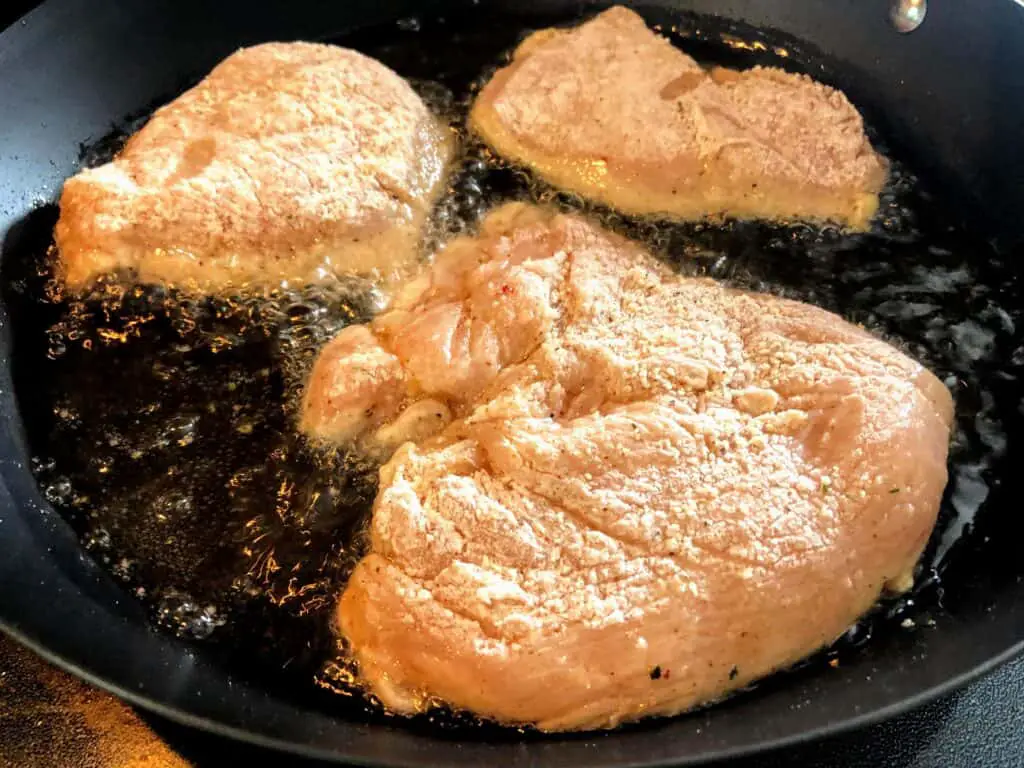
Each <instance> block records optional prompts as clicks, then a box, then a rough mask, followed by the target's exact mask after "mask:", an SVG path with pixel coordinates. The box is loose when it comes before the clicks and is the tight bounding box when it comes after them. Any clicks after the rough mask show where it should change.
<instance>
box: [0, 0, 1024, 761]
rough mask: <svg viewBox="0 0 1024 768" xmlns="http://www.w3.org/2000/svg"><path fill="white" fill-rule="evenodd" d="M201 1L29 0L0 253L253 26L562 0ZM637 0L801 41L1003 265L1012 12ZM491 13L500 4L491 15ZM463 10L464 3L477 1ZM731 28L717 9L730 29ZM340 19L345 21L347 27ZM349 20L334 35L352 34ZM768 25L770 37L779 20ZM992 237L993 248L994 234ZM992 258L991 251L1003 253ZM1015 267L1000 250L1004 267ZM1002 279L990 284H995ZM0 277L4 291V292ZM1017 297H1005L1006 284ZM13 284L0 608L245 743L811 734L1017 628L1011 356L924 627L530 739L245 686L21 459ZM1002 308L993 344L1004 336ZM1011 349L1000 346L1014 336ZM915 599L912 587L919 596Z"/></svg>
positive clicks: (118, 687)
mask: <svg viewBox="0 0 1024 768" xmlns="http://www.w3.org/2000/svg"><path fill="white" fill-rule="evenodd" d="M482 5H483V8H480V7H479V5H478V4H477V3H476V2H475V1H474V2H472V3H470V2H465V3H459V2H411V1H407V0H373V2H363V1H362V0H348V1H347V2H337V1H335V2H318V1H317V0H288V1H287V2H283V1H282V2H253V1H252V0H248V1H247V2H233V1H232V2H218V3H200V2H198V1H194V0H175V1H174V2H171V1H170V0H168V1H166V2H165V1H164V0H151V1H148V2H128V1H127V0H124V1H121V2H113V1H110V2H105V3H102V4H96V3H92V2H89V1H88V0H49V2H47V3H45V4H44V5H43V6H42V7H41V8H39V9H38V10H36V11H34V12H33V13H32V14H30V16H29V17H28V18H27V19H26V20H25V21H24V22H22V23H20V24H16V25H15V26H14V27H12V28H11V29H9V30H8V31H6V32H5V33H3V35H2V36H0V233H3V236H2V243H3V261H2V264H0V267H2V268H3V269H4V270H5V271H9V269H10V268H12V265H16V263H17V262H18V261H19V260H22V259H25V258H28V255H30V254H38V253H39V252H40V251H41V250H42V249H45V248H46V246H47V244H48V242H49V237H50V229H51V228H52V225H53V222H54V220H55V213H54V210H53V207H52V206H48V205H47V203H48V202H49V201H52V200H53V199H54V198H55V196H56V195H57V193H58V191H59V189H60V184H61V181H62V180H63V179H64V178H65V177H67V176H68V175H70V174H72V173H73V172H74V171H75V169H76V165H77V163H78V162H79V160H80V151H81V146H82V145H83V144H89V143H91V142H94V141H95V140H96V138H97V137H99V136H102V135H103V134H105V133H106V132H108V131H109V130H110V129H111V127H112V126H116V125H119V124H121V123H122V121H123V120H124V119H125V118H126V117H127V116H131V115H138V114H141V113H144V112H145V111H146V110H147V109H149V108H151V107H152V106H153V105H154V104H155V103H158V102H159V101H161V100H166V99H168V98H170V97H172V96H173V95H174V94H175V93H176V92H178V91H179V90H180V89H181V88H182V87H184V86H185V85H187V84H188V83H189V82H190V81H193V80H195V79H196V78H197V77H199V76H201V75H202V74H204V73H205V72H206V71H207V70H208V69H209V67H210V66H212V65H213V64H214V63H215V62H216V61H217V60H219V59H220V58H222V57H223V56H225V55H226V54H228V53H229V52H231V51H232V50H234V49H235V48H237V47H239V46H241V45H245V44H250V43H254V42H258V41H262V40H268V39H332V38H337V37H339V36H341V35H342V34H343V33H346V32H350V31H352V30H353V29H356V28H360V27H365V26H369V25H374V24H380V23H383V22H386V21H393V20H395V19H399V18H402V17H407V16H409V15H411V14H413V13H417V14H421V15H423V16H429V15H434V16H436V15H438V14H443V15H447V16H449V17H451V18H461V17H462V16H463V15H466V14H488V13H493V14H495V15H494V17H493V18H494V21H493V23H494V24H495V27H496V28H498V27H501V26H503V25H504V26H507V25H509V24H510V23H511V21H514V20H515V18H519V17H521V22H520V23H521V24H522V25H523V26H539V25H543V24H544V23H547V22H548V21H558V22H561V21H565V20H566V19H568V18H571V17H572V16H573V15H577V14H579V13H581V12H582V11H583V10H584V7H583V6H582V5H581V4H579V3H577V2H566V1H564V0H529V1H526V2H524V1H518V2H517V1H514V0H508V1H507V2H506V0H495V1H494V2H484V3H483V4H482ZM653 5H654V6H657V7H651V8H647V9H646V10H647V11H649V13H648V15H649V17H650V18H651V19H652V20H654V21H661V22H672V21H674V20H677V19H684V18H687V19H691V23H692V18H691V17H690V16H687V15H686V14H687V13H689V12H697V13H706V14H718V15H719V18H717V19H715V18H712V19H708V20H707V21H706V22H703V23H702V24H703V26H705V27H707V28H709V29H714V30H720V31H729V29H730V28H731V27H730V24H729V20H737V21H741V22H745V23H746V24H747V25H752V27H757V28H764V29H771V30H775V32H774V33H772V34H776V33H779V34H781V35H783V36H787V35H788V36H792V37H793V38H796V39H798V40H800V41H804V42H805V43H806V45H807V46H808V48H809V49H810V50H817V51H819V52H820V54H821V55H823V56H824V57H825V58H826V59H827V60H829V61H831V62H833V63H834V64H835V69H834V73H835V77H836V79H837V82H836V84H837V85H840V86H841V87H843V88H844V89H845V90H846V91H847V92H848V93H849V94H850V96H851V98H853V100H854V101H855V102H856V103H857V104H858V105H859V106H861V107H862V108H863V109H864V110H865V111H866V112H867V113H868V115H869V119H870V121H871V122H872V123H873V125H875V126H876V127H877V128H878V130H879V132H880V134H881V135H882V136H883V137H884V138H885V140H886V141H887V143H888V144H889V146H890V147H891V148H892V149H893V152H894V154H897V155H898V156H900V157H902V158H904V159H905V160H907V161H908V162H909V163H910V164H911V165H912V166H913V167H914V168H915V169H916V170H917V171H918V172H919V173H920V174H921V175H922V176H923V177H924V178H925V179H927V180H928V182H929V183H930V184H931V188H932V189H935V190H941V191H942V195H941V197H942V198H943V204H944V206H945V207H946V210H947V211H948V212H949V213H948V215H949V216H950V220H953V219H960V218H962V219H964V221H965V222H966V223H967V224H966V225H967V226H968V228H970V229H971V230H972V231H973V232H976V233H979V234H980V235H981V236H983V237H984V238H986V239H988V240H989V241H990V242H991V243H992V246H993V250H992V251H991V252H988V251H985V252H984V253H985V256H984V258H986V259H987V258H991V259H997V258H1000V259H1003V260H1007V261H1009V262H1010V263H1011V264H1012V259H1013V253H1014V250H1015V249H1019V247H1020V244H1021V243H1022V242H1024V216H1022V215H1020V211H1021V210H1024V150H1021V149H1020V146H1019V142H1020V137H1021V129H1022V128H1024V75H1022V74H1021V73H1024V45H1022V41H1024V9H1022V8H1020V7H1019V6H1018V5H1016V4H1015V3H1013V2H1011V1H1010V0H977V1H976V2H972V3H969V4H965V3H956V2H943V1H942V0H934V2H933V6H934V7H932V8H930V9H929V12H928V17H927V19H926V21H925V23H924V25H923V26H922V27H921V28H920V29H918V30H917V31H915V32H913V33H912V34H909V35H906V36H901V35H900V34H898V33H897V32H896V31H895V30H894V29H893V27H892V25H891V23H890V21H889V8H888V7H886V4H885V3H884V2H881V1H875V0H872V1H871V2H849V1H847V0H728V1H726V2H719V1H716V0H692V2H686V1H685V0H683V1H681V2H663V3H655V4H653ZM513 17H514V18H513ZM486 20H487V17H486V16H485V17H483V21H484V22H486ZM752 27H751V26H747V27H741V28H739V29H740V31H741V32H743V33H744V34H747V35H749V34H752V31H751V29H752ZM348 39H350V40H351V39H353V38H348ZM354 39H355V40H356V41H358V39H359V38H358V37H356V38H354ZM782 39H788V38H785V37H784V38H782ZM997 254H998V255H997ZM1011 269H1013V268H1011ZM1017 271H1019V270H1017ZM1017 282H1018V281H1017V277H1016V274H1014V275H1013V276H1012V277H1009V278H1008V279H1006V280H1004V281H1002V283H1001V284H1000V285H998V286H994V290H996V291H998V292H1001V293H1002V294H1003V295H1004V298H1005V297H1009V299H1008V300H1011V301H1017V299H1016V296H1017V293H1016V292H1017V290H1018V287H1017ZM5 295H6V296H9V291H6V290H5ZM1017 306H1019V304H1018V305H1017ZM17 312H18V309H17V302H16V301H15V300H13V299H9V300H8V301H7V302H6V304H5V306H3V307H0V551H2V552H3V555H2V557H0V624H2V627H3V629H4V630H5V631H7V632H9V633H10V634H12V635H13V636H14V637H16V638H17V639H19V640H21V641H22V642H24V643H26V644H28V645H29V646H31V647H32V648H34V649H35V650H37V651H39V652H40V653H42V654H43V655H45V656H46V657H48V658H50V659H51V660H53V661H56V662H57V663H59V664H61V665H62V666H64V667H66V668H67V669H69V670H71V671H73V672H75V673H76V674H79V675H81V676H82V677H84V678H86V679H88V680H90V681H91V682H94V683H96V684H98V685H100V686H102V687H105V688H108V689H110V690H111V691H113V692H115V693H117V694H118V695H120V696H122V697H124V698H126V699H128V700H130V701H131V702H133V703H135V704H139V705H141V706H144V707H147V708H150V709H152V710H154V711H156V712H159V713H160V714H163V715H165V716H167V717H169V718H171V719H174V720H177V721H179V722H183V723H185V724H188V725H195V726H199V727H202V728H206V729H209V730H211V731H215V732H218V733H222V734H227V735H231V736H235V737H238V738H242V739H245V740H248V741H250V742H254V743H257V744H262V745H268V746H276V747H280V748H284V749H288V750H291V751H293V752H296V753H302V754H306V755H315V756H321V757H328V758H333V759H336V760H342V761H349V762H359V763H377V764H388V765H391V764H401V765H426V764H441V763H443V764H460V765H461V764H466V765H468V764H474V765H477V764H487V765H499V764H500V765H536V764H548V763H552V764H555V763H557V764H562V765H568V764H578V765H587V766H602V765H609V766H611V765H640V764H643V765H654V764H668V763H673V764H682V763H688V762H697V761H701V760H708V759H712V758H716V757H722V756H725V755H735V754H743V753H750V752H753V751H756V750H760V749H766V748H769V747H771V746H777V745H781V744H786V743H793V742H796V741H801V740H806V739H811V738H815V737H818V736H821V735H824V734H827V733H833V732H837V731H841V730H845V729H850V728H853V727H856V726H858V725H862V724H865V723H868V722H872V721H877V720H879V719H882V718H886V717H889V716H892V715H894V714H896V713H898V712H900V711H904V710H906V709H908V708H911V707H913V706H915V705H917V704H920V703H921V702H923V701H925V700H927V699H930V698H933V697H935V696H938V695H940V694H942V693H944V692H947V691H949V690H951V689H953V688H955V687H957V686H959V685H961V684H963V683H964V682H965V681H967V680H969V679H970V678H972V677H974V676H977V675H979V674H981V673H983V672H985V671H986V670H989V669H991V668H992V667H993V666H995V665H997V664H999V663H1001V662H1002V661H1005V660H1006V659H1009V658H1010V657H1012V656H1013V655H1014V654H1016V653H1018V652H1020V651H1021V650H1022V649H1024V583H1022V575H1024V562H1022V560H1021V558H1020V556H1019V547H1020V541H1021V540H1022V535H1024V522H1022V521H1024V515H1022V514H1021V511H1022V510H1021V501H1020V500H1021V498H1022V496H1024V484H1022V473H1021V472H1020V471H1019V469H1018V467H1019V466H1020V465H1021V461H1022V459H1024V451H1022V447H1024V446H1022V441H1021V439H1020V435H1021V429H1022V427H1024V424H1021V414H1020V412H1019V411H1017V410H1016V409H1015V408H1013V407H1012V404H1013V403H1014V402H1020V398H1021V394H1022V393H1024V389H1022V388H1021V386H1020V383H1019V380H1018V378H1017V375H1018V373H1024V371H1021V370H1018V369H1019V368H1022V367H1024V359H1022V360H1020V361H1019V362H1020V363H1021V365H1018V367H1017V368H1014V367H1013V365H1010V366H1009V367H1008V368H1007V369H1006V370H1007V371H1008V372H1007V373H1006V374H1005V378H1003V379H1001V381H1000V384H999V389H998V391H999V392H1000V393H1001V394H1000V397H1001V401H1002V402H1005V403H1009V404H1010V407H1008V409H1007V411H1006V414H1005V420H1006V424H1005V426H1006V428H1007V431H1008V432H1009V434H1010V442H1009V446H1008V449H1007V451H1006V454H1005V457H1004V459H1003V461H1002V463H1001V464H1000V465H999V466H998V467H996V468H995V469H994V470H993V471H992V472H991V473H990V475H989V476H986V479H987V484H988V486H989V495H988V499H987V501H986V503H985V504H984V506H983V507H982V509H981V511H980V512H979V514H978V515H977V517H976V518H975V520H974V521H973V523H972V524H971V526H969V533H968V535H966V536H964V537H963V539H962V540H961V541H960V543H959V544H958V545H957V551H956V557H951V558H949V564H948V567H947V568H946V570H945V572H944V573H943V575H942V580H941V593H938V591H937V590H938V588H936V589H935V590H933V592H935V593H933V594H931V595H930V596H928V597H927V599H929V600H931V601H932V602H933V603H934V605H935V606H936V611H935V612H934V613H933V615H934V617H935V619H936V626H934V627H931V628H927V629H922V630H921V631H916V632H896V631H886V632H880V633H879V634H880V636H879V637H876V638H874V639H873V640H872V641H871V642H869V643H867V644H866V645H865V646H864V647H863V648H862V649H860V650H859V651H858V652H857V653H855V654H852V655H850V656H849V657H848V658H845V659H844V663H843V664H842V665H841V666H840V668H838V669H830V670H827V671H826V670H822V669H819V668H815V669H814V670H810V671H804V672H799V673H793V674H788V675H783V676H781V677H777V678H773V679H772V680H770V681H768V682H767V683H765V684H763V685H761V686H760V687H759V688H758V689H757V690H755V691H753V692H751V693H748V694H745V695H742V696H739V697H737V698H735V699H733V700H731V701H729V702H726V703H725V704H723V705H720V706H718V707H715V708H712V709H709V710H707V711H705V712H702V713H698V714H695V715H692V716H688V717H681V718H675V719H672V720H661V721H654V722H650V723H645V724H642V725H639V726H634V727H631V728H627V729H624V730H621V731H619V732H615V733H611V734H607V735H582V736H571V737H536V736H529V735H520V734H518V733H516V732H512V731H506V730H502V729H496V728H479V729H476V730H473V729H460V730H455V731H447V732H446V731H439V730H437V729H431V728H430V727H422V724H420V725H419V726H408V725H406V724H404V723H402V722H399V721H395V720H391V721H388V720H384V719H381V718H379V717H378V718H370V719H366V718H363V719H362V720H357V719H350V718H348V716H347V715H346V710H345V708H344V707H343V706H341V705H339V706H338V707H337V709H335V710H334V711H333V712H332V711H330V710H329V709H324V708H313V707H310V706H308V705H306V704H303V703H297V702H296V701H295V700H293V699H291V698H288V697H283V696H278V695H275V694H271V693H268V692H267V691H266V690H265V689H264V688H262V687H261V686H259V685H257V684H254V683H251V682H249V681H248V679H243V678H242V677H239V676H238V675H236V673H235V672H234V671H227V668H226V667H225V665H224V664H223V663H221V662H220V661H217V660H215V659H213V658H212V657H211V656H209V655H208V654H207V653H206V652H205V651H204V649H203V648H202V647H201V646H195V645H191V646H189V645H186V644H185V643H183V642H181V641H179V640H177V639H175V638H172V637H170V636H167V635H165V634H160V633H157V632H155V631H153V630H152V629H151V628H150V625H149V622H148V620H147V616H146V612H145V611H144V610H143V608H142V607H141V605H139V604H137V603H136V602H135V601H134V600H133V599H131V598H130V597H128V596H127V595H126V594H125V592H123V591H122V590H121V589H120V588H119V587H118V586H117V585H116V584H115V583H114V582H113V581H112V580H111V579H110V578H109V577H108V576H107V574H106V572H105V571H103V570H102V569H101V568H99V567H97V566H96V565H95V564H94V563H93V562H92V561H91V560H90V559H89V558H88V557H86V556H85V555H84V554H83V551H82V550H81V548H80V546H79V543H78V541H77V539H76V538H75V536H74V534H73V533H72V531H71V529H70V528H69V526H68V525H67V524H65V522H64V521H63V520H62V518H61V517H60V516H59V515H57V514H56V513H55V512H54V511H53V509H52V508H51V507H50V506H49V504H47V503H46V501H44V499H43V498H42V497H41V495H40V493H39V491H38V490H37V488H36V484H35V481H34V479H33V476H32V474H31V473H30V471H29V446H28V444H27V441H26V435H25V431H24V428H23V424H22V419H21V417H20V410H19V408H20V404H21V402H22V401H23V400H24V399H25V398H26V397H27V398H30V397H31V392H26V389H27V388H28V389H30V388H31V382H29V383H28V384H26V383H25V381H24V380H23V379H22V380H21V384H20V391H18V392H15V388H14V381H15V379H16V378H17V376H16V374H17V371H18V366H19V359H21V358H22V356H23V355H24V354H26V353H25V351H24V350H20V349H16V348H15V347H14V341H13V340H14V339H17V338H18V336H17V334H13V335H12V332H11V327H12V324H13V326H14V327H15V328H17V324H18V321H19V317H18V316H17ZM1021 338H1022V337H1021V335H1020V331H1019V329H1016V328H1012V329H1008V330H1007V337H1006V338H1004V339H1002V340H1001V342H1000V343H1001V346H1000V353H1001V354H1005V355H1007V356H1009V355H1012V354H1013V352H1014V351H1015V350H1017V351H1018V354H1021V352H1020V350H1021V347H1020V344H1021ZM1021 357H1022V358H1024V354H1022V355H1021ZM922 599H924V598H922Z"/></svg>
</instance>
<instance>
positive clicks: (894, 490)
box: [889, 488, 900, 493]
mask: <svg viewBox="0 0 1024 768" xmlns="http://www.w3.org/2000/svg"><path fill="white" fill-rule="evenodd" d="M899 492H900V489H899V488H890V489H889V493H899Z"/></svg>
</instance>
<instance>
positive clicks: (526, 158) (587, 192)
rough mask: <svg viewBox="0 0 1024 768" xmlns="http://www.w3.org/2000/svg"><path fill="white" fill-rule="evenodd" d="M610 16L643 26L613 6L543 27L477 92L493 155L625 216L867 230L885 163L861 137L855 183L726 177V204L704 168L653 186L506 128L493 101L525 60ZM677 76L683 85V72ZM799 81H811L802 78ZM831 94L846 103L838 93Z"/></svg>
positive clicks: (729, 76)
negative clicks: (864, 155) (862, 160)
mask: <svg viewBox="0 0 1024 768" xmlns="http://www.w3.org/2000/svg"><path fill="white" fill-rule="evenodd" d="M610 18H614V19H616V20H618V19H625V20H626V21H627V23H635V22H637V21H640V22H641V23H643V22H642V20H641V19H640V17H639V16H638V15H637V14H636V13H634V12H633V11H631V10H628V9H626V8H624V7H622V6H615V7H613V8H611V9H609V10H607V11H605V12H603V13H601V14H599V15H598V16H596V17H594V18H593V19H591V20H590V21H588V22H584V23H583V24H581V25H579V26H577V27H574V28H572V29H542V30H539V31H537V32H534V33H533V34H531V35H530V36H529V37H527V38H526V39H525V40H524V41H523V42H522V43H520V45H519V46H518V47H517V48H516V49H515V51H514V52H513V55H512V61H511V62H510V63H509V64H508V65H507V66H506V67H504V68H502V69H499V70H498V71H497V72H496V73H495V74H494V75H493V76H492V78H491V79H490V80H489V81H488V82H487V83H486V84H485V85H484V87H483V88H482V89H481V91H480V93H479V95H478V96H477V98H476V100H475V102H474V104H473V107H472V109H471V111H470V115H469V126H470V129H471V130H472V131H473V132H474V133H475V134H476V135H477V136H478V137H479V138H480V139H481V140H483V141H484V142H485V143H486V144H487V145H488V146H489V147H490V148H491V149H493V150H494V151H495V152H496V153H497V154H498V155H501V156H503V157H505V158H506V159H508V160H511V161H512V162H514V163H517V164H519V165H523V166H526V167H528V168H530V169H531V170H532V171H534V172H535V173H536V174H537V175H538V176H539V177H540V178H542V179H544V180H545V181H546V182H548V183H549V184H551V185H553V186H556V187H560V188H563V189H566V190H569V191H571V192H574V193H576V194H579V195H582V196H583V197H586V198H589V199H592V200H595V201H597V202H599V203H602V204H604V205H607V206H609V207H612V208H616V209H618V210H620V211H622V212H624V213H627V214H630V215H635V216H651V217H655V218H667V219H676V220H682V221H693V220H702V219H707V220H712V221H718V220H722V219H726V218H734V219H765V220H769V221H776V222H779V223H783V224H785V223H796V222H806V221H810V222H818V223H837V224H840V225H842V226H844V227H846V228H848V229H850V230H853V231H866V230H868V229H869V228H870V225H871V221H872V219H873V218H874V216H875V214H876V213H877V211H878V205H879V199H878V196H879V193H880V192H881V190H882V188H883V187H884V185H885V182H886V179H887V177H888V169H889V163H888V160H886V158H884V157H883V156H882V155H880V154H878V153H877V152H874V151H873V150H872V149H871V148H870V145H869V144H868V142H867V140H866V139H865V140H864V141H865V146H866V147H867V151H868V152H870V153H871V154H872V155H873V156H874V159H875V161H876V163H877V166H876V168H875V170H874V172H872V173H871V174H869V176H868V177H867V178H865V179H864V180H863V183H862V184H861V185H859V186H846V187H844V188H840V189H837V188H834V187H829V186H824V185H815V184H807V183H800V184H795V183H790V182H788V181H786V180H781V179H777V178H772V179H762V178H759V177H758V176H757V175H756V174H751V175H750V176H749V177H748V178H742V177H740V178H733V179H731V180H730V182H729V184H728V188H730V189H731V190H732V191H731V192H730V193H728V194H726V195H725V197H726V198H727V200H725V201H719V202H718V203H716V202H715V201H714V199H710V200H709V199H708V193H710V194H711V196H712V198H714V196H716V195H717V196H719V197H721V188H720V186H719V184H718V180H717V179H716V178H714V177H715V171H714V169H713V168H705V171H709V173H708V174H707V176H706V177H705V174H704V171H701V173H700V177H699V178H697V179H694V178H692V177H691V178H679V179H677V180H675V181H673V182H672V183H671V184H668V185H666V184H660V185H659V184H653V183H650V178H649V176H650V174H649V173H644V172H643V171H640V172H637V171H635V170H631V169H626V168H617V167H616V165H615V162H614V160H613V159H610V158H606V157H600V156H594V157H584V158H579V157H577V158H573V159H570V160H567V159H566V153H565V152H561V151H560V152H557V153H552V152H550V151H547V150H545V148H543V147H542V146H540V144H539V143H538V142H531V141H530V140H529V138H530V137H529V136H528V135H525V134H524V133H522V132H517V131H516V130H515V127H514V126H513V127H510V126H508V125H507V124H506V123H505V121H503V120H502V118H501V116H500V115H499V114H498V112H497V110H495V109H494V108H493V106H492V103H493V101H494V100H495V99H496V98H497V97H498V96H499V94H501V92H502V90H503V88H504V86H505V85H506V84H507V83H508V82H509V80H511V79H512V78H513V77H514V76H515V74H516V72H517V70H518V69H519V68H520V67H521V66H522V65H523V63H524V62H525V61H526V60H527V59H529V58H530V57H531V56H532V55H534V54H535V53H536V52H537V51H539V50H541V49H543V48H545V47H546V46H549V45H554V44H557V43H558V42H559V41H561V40H563V39H565V38H567V37H570V36H571V35H573V34H576V33H579V32H580V30H582V29H585V28H586V26H587V25H588V24H592V23H594V22H595V21H600V20H602V19H610ZM650 34H651V36H652V37H653V36H655V34H656V33H655V32H653V31H650ZM756 69H759V70H761V71H762V72H768V73H770V74H773V73H776V72H778V73H781V72H782V70H774V69H770V68H763V67H761V68H756ZM652 74H653V73H652ZM707 74H708V75H709V76H710V78H711V79H712V80H714V81H715V82H723V83H724V82H730V81H733V80H736V79H738V78H740V77H743V76H744V75H743V73H740V72H737V71H735V70H730V69H726V68H724V67H714V68H712V69H711V70H709V71H708V72H707ZM680 79H681V80H685V79H686V75H684V76H682V77H681V78H680ZM804 79H806V80H807V81H808V82H814V81H812V80H811V79H810V78H806V77H805V76H804ZM684 90H685V89H684ZM834 93H835V94H838V95H839V96H840V97H842V98H843V99H844V100H845V96H843V95H842V94H841V93H840V92H838V91H834ZM579 119H580V120H585V119H587V115H586V114H585V113H583V114H580V115H579ZM676 182H678V184H677V183H676Z"/></svg>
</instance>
